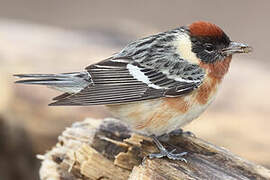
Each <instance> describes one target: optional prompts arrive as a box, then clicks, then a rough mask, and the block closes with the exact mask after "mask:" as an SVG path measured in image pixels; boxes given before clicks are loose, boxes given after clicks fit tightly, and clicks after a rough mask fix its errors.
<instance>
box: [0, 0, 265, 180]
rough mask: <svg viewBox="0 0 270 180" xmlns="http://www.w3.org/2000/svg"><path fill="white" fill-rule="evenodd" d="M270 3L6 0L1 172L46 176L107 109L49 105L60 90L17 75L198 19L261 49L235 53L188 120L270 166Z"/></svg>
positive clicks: (81, 61) (0, 48)
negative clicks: (68, 138)
mask: <svg viewBox="0 0 270 180" xmlns="http://www.w3.org/2000/svg"><path fill="white" fill-rule="evenodd" d="M269 8H270V1H267V0H264V1H263V0H261V1H252V0H242V1H233V0H227V1H195V0H189V1H185V2H184V1H179V0H170V1H162V0H148V1H139V0H137V1H127V0H114V1H105V0H77V1H74V0H50V1H44V0H0V176H1V177H5V178H4V179H37V177H38V176H37V175H38V174H37V173H38V167H39V161H38V160H36V158H35V154H37V153H39V154H43V153H44V152H46V150H48V149H50V147H51V146H53V145H54V144H55V143H56V141H57V136H58V135H59V134H60V133H61V131H63V130H64V129H65V127H68V126H70V125H71V123H72V122H74V121H80V120H83V119H84V118H85V117H98V118H101V117H105V116H109V113H108V112H107V111H106V110H105V109H104V108H103V107H48V106H47V104H48V103H50V100H51V98H52V97H54V96H56V95H58V94H59V93H57V92H55V91H53V90H50V89H46V88H44V87H43V88H41V87H33V86H31V87H30V86H23V85H14V84H13V81H14V80H15V78H14V77H12V74H14V73H47V72H51V73H55V72H69V71H80V70H82V69H83V68H84V67H85V66H87V65H89V64H91V63H93V62H97V61H100V60H102V59H104V58H106V57H109V56H110V55H112V54H113V53H115V52H117V51H119V50H120V49H121V48H122V47H124V45H125V44H126V43H128V42H130V41H131V40H134V39H136V38H139V37H143V36H147V35H150V34H153V33H156V32H160V31H165V30H168V29H171V28H175V27H178V26H181V25H186V24H190V23H192V22H193V21H196V20H207V21H210V22H213V23H215V24H217V25H219V26H220V27H222V28H223V29H224V31H225V32H226V33H227V34H228V35H229V36H230V37H231V39H232V40H235V41H240V42H244V43H248V44H250V45H251V46H253V48H254V52H253V53H252V54H248V55H236V56H235V57H234V58H233V62H232V64H231V68H230V72H229V74H228V75H227V76H226V78H225V80H224V83H223V86H222V88H221V91H220V93H219V94H218V96H217V99H216V101H215V102H214V103H213V104H212V105H211V106H210V108H209V109H208V110H207V111H206V112H205V113H204V114H203V115H202V116H201V117H200V118H199V119H197V120H195V121H193V122H192V123H191V124H190V125H188V126H187V127H185V129H186V130H190V131H192V132H193V133H195V134H196V135H197V136H198V137H200V138H203V139H206V140H207V141H210V142H212V143H214V144H217V145H219V146H223V147H225V148H227V149H229V150H230V151H231V152H233V153H235V154H238V155H240V156H241V157H243V158H246V159H248V160H250V161H253V162H255V163H259V164H261V165H264V166H266V167H270V153H269V152H270V131H269V127H270V118H269V116H270V102H269V100H270V98H269V97H270V95H269V92H270V72H269V68H270V61H269V58H268V53H269V50H270V49H269V42H270V36H269V32H270V21H269V18H270V13H269Z"/></svg>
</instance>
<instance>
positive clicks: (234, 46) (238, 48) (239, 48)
mask: <svg viewBox="0 0 270 180" xmlns="http://www.w3.org/2000/svg"><path fill="white" fill-rule="evenodd" d="M222 51H223V52H224V53H226V54H227V55H232V54H235V53H249V52H251V51H252V47H251V46H249V45H247V44H243V43H238V42H233V41H231V43H230V45H229V46H228V47H226V48H224V49H223V50H222Z"/></svg>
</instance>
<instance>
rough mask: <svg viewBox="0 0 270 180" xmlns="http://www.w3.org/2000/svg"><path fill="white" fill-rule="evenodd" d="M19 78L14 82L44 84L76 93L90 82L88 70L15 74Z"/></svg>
mask: <svg viewBox="0 0 270 180" xmlns="http://www.w3.org/2000/svg"><path fill="white" fill-rule="evenodd" d="M14 76H16V77H18V78H21V79H22V80H18V81H16V82H15V83H23V84H34V85H46V86H48V87H50V88H53V89H57V90H60V91H63V92H67V93H77V92H79V91H81V90H82V89H84V88H85V87H87V86H88V85H90V84H91V83H92V80H91V76H90V75H89V73H88V72H86V71H83V72H73V73H62V74H15V75H14Z"/></svg>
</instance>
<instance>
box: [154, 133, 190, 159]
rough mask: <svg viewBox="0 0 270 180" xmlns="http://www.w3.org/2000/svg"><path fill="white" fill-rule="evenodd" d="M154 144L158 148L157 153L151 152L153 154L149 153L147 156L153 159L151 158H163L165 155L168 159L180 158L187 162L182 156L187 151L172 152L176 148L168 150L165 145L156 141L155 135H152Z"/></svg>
mask: <svg viewBox="0 0 270 180" xmlns="http://www.w3.org/2000/svg"><path fill="white" fill-rule="evenodd" d="M152 138H153V140H154V142H155V144H156V146H157V147H158V149H159V151H160V152H159V153H153V154H149V158H150V159H153V158H163V157H167V158H169V159H172V160H180V161H183V162H185V163H187V160H186V159H185V158H183V156H185V155H186V154H187V152H182V153H179V154H173V152H175V151H176V149H173V150H172V151H168V150H167V149H165V147H164V146H163V145H162V144H161V143H160V142H159V141H158V139H157V138H156V137H155V136H152Z"/></svg>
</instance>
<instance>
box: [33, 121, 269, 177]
mask: <svg viewBox="0 0 270 180" xmlns="http://www.w3.org/2000/svg"><path fill="white" fill-rule="evenodd" d="M58 140H59V142H58V144H57V145H56V146H55V147H54V148H52V150H50V151H49V152H47V153H46V154H45V155H42V156H41V155H39V156H38V157H39V158H40V159H42V160H43V161H42V165H41V169H40V178H41V180H49V179H50V180H51V179H56V180H57V179H59V180H60V179H61V180H62V179H65V180H66V179H68V180H71V179H76V180H77V179H78V180H79V179H80V180H85V179H87V180H88V179H91V180H92V179H98V180H111V179H112V180H127V179H129V180H144V179H145V180H150V179H157V180H165V179H169V180H176V179H177V180H179V179H226V180H228V179H240V180H241V179H270V170H268V169H266V168H264V167H262V166H260V165H256V164H253V163H251V162H248V161H247V160H244V159H242V158H240V157H238V156H236V155H234V154H232V153H230V152H229V151H227V150H225V149H224V148H220V147H217V146H215V145H212V144H210V143H208V142H206V141H204V140H202V139H199V138H196V137H194V136H190V135H187V134H183V135H180V136H175V137H172V138H170V139H169V141H167V142H163V144H164V145H165V146H166V147H168V148H171V149H172V148H176V147H177V151H179V152H181V151H186V152H188V154H187V155H186V157H185V158H186V160H187V163H185V162H182V161H173V160H169V159H167V158H162V159H149V158H147V155H148V154H149V153H153V152H157V149H156V147H155V146H154V145H153V143H152V140H151V139H150V138H148V137H144V136H141V135H138V134H135V133H132V132H130V131H129V130H128V128H127V127H126V126H124V125H123V124H121V123H120V122H119V121H117V120H114V119H105V120H104V121H101V120H96V119H86V120H85V121H83V122H78V123H75V124H73V126H72V127H70V128H67V129H66V130H65V131H64V132H63V133H62V135H61V136H59V138H58ZM169 144H170V145H169ZM172 145H173V147H172Z"/></svg>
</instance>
